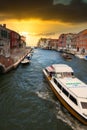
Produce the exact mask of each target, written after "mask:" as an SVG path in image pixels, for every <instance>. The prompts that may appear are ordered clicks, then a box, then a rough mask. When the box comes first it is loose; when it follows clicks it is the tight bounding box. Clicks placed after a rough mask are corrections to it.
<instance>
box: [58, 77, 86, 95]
mask: <svg viewBox="0 0 87 130" xmlns="http://www.w3.org/2000/svg"><path fill="white" fill-rule="evenodd" d="M59 81H60V82H61V83H62V84H63V86H66V87H67V89H69V90H70V91H71V92H73V93H74V94H75V95H76V96H77V97H81V98H87V85H86V84H85V83H83V82H82V81H80V80H79V79H78V78H59Z"/></svg>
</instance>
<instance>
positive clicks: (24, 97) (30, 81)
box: [0, 49, 87, 130]
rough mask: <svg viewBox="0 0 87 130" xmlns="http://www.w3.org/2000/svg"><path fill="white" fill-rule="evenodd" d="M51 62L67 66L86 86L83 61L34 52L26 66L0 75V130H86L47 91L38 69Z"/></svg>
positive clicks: (47, 86) (48, 88)
mask: <svg viewBox="0 0 87 130" xmlns="http://www.w3.org/2000/svg"><path fill="white" fill-rule="evenodd" d="M55 63H65V64H68V65H70V66H71V67H72V68H73V69H74V71H75V75H76V76H77V77H78V78H80V79H81V80H82V81H84V82H85V83H87V61H84V60H81V59H78V58H76V57H74V56H73V57H72V60H71V61H66V60H64V59H63V58H62V57H61V53H59V52H57V51H51V50H41V49H35V50H34V53H33V55H32V59H31V63H30V65H25V66H23V65H21V64H20V65H19V66H18V68H17V69H15V70H12V71H10V72H9V73H7V74H5V75H0V130H87V126H84V125H83V124H81V123H80V122H79V121H78V120H76V119H75V118H74V117H73V116H71V114H70V113H69V112H68V111H67V110H66V109H65V108H64V107H63V106H62V104H61V103H60V102H59V101H58V99H57V98H56V96H55V95H54V94H53V92H52V91H51V89H50V87H49V85H48V83H47V81H46V80H45V78H44V75H43V72H42V69H43V68H44V67H46V66H48V65H51V64H55Z"/></svg>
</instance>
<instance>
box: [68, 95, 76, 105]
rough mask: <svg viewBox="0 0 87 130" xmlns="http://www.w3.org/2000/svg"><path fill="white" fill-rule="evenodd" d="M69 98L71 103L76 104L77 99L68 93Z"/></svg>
mask: <svg viewBox="0 0 87 130" xmlns="http://www.w3.org/2000/svg"><path fill="white" fill-rule="evenodd" d="M69 98H70V99H71V100H72V102H73V103H75V104H76V105H77V100H76V99H75V98H74V97H73V96H72V95H70V96H69Z"/></svg>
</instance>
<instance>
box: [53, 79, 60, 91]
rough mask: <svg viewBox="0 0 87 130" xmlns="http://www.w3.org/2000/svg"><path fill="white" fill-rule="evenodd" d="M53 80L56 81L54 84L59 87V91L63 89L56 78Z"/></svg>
mask: <svg viewBox="0 0 87 130" xmlns="http://www.w3.org/2000/svg"><path fill="white" fill-rule="evenodd" d="M53 80H54V83H55V84H56V85H57V87H58V88H59V89H62V86H61V85H60V84H59V83H58V82H57V80H56V79H55V78H54V79H53Z"/></svg>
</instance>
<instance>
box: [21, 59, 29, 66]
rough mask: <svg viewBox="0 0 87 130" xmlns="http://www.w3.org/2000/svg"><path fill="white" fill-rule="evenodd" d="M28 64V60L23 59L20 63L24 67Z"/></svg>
mask: <svg viewBox="0 0 87 130" xmlns="http://www.w3.org/2000/svg"><path fill="white" fill-rule="evenodd" d="M29 63H30V60H28V59H27V58H24V59H23V60H22V61H21V64H23V65H25V64H29Z"/></svg>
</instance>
